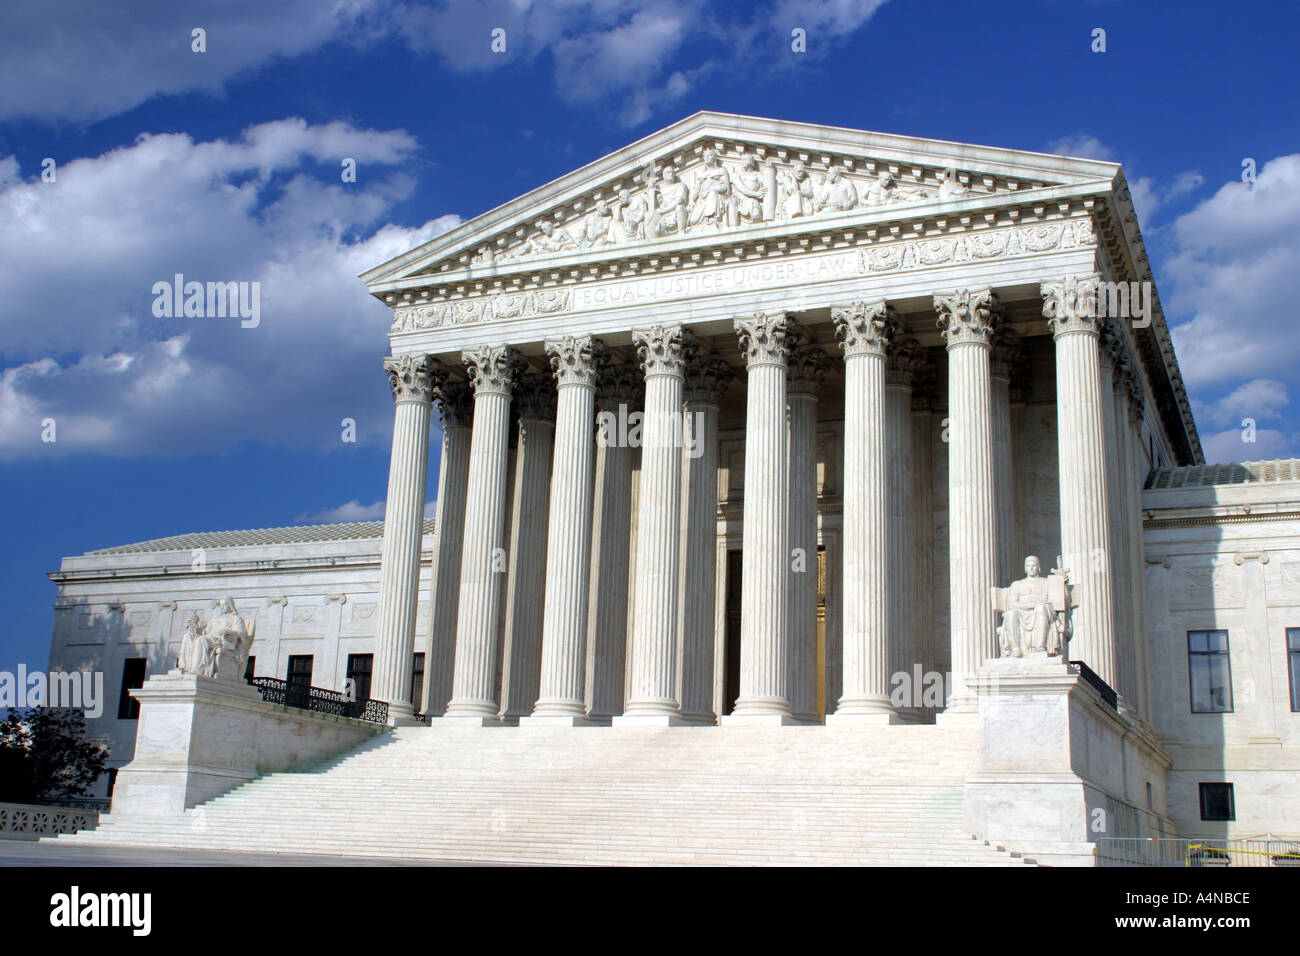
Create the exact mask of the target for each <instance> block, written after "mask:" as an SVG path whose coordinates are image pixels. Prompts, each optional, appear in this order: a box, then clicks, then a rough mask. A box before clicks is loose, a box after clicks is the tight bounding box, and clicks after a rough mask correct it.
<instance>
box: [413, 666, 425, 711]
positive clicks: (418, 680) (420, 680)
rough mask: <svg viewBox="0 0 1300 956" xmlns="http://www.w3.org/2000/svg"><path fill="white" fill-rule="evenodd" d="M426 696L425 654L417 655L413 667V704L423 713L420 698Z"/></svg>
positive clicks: (416, 709)
mask: <svg viewBox="0 0 1300 956" xmlns="http://www.w3.org/2000/svg"><path fill="white" fill-rule="evenodd" d="M423 696H424V655H423V654H416V655H415V664H414V666H413V667H412V668H411V706H412V707H414V708H415V712H416V713H417V714H418V713H421V712H422V711H421V708H420V698H421V697H423Z"/></svg>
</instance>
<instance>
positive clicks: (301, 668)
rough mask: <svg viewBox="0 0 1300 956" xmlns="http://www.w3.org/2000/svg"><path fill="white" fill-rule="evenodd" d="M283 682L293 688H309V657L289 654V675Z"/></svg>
mask: <svg viewBox="0 0 1300 956" xmlns="http://www.w3.org/2000/svg"><path fill="white" fill-rule="evenodd" d="M285 680H286V681H288V682H289V684H290V686H293V687H310V686H311V655H310V654H291V655H290V656H289V673H288V674H287V675H286V676H285Z"/></svg>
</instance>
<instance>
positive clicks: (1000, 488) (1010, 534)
mask: <svg viewBox="0 0 1300 956" xmlns="http://www.w3.org/2000/svg"><path fill="white" fill-rule="evenodd" d="M1023 351H1024V347H1023V346H1022V345H1021V344H1020V341H1019V337H1018V336H1017V335H1016V333H1015V332H1013V331H1012V330H1011V329H1010V328H1007V327H1006V326H1003V325H1001V324H999V326H998V328H997V330H996V331H995V332H994V334H993V342H992V352H991V353H990V355H989V404H990V415H991V418H990V432H991V438H992V446H993V495H994V514H995V518H994V521H995V522H996V524H997V527H998V553H997V564H996V566H995V568H994V571H993V579H994V581H996V582H997V585H996V586H997V587H1006V586H1007V585H1008V584H1010V583H1011V582H1012V581H1014V580H1015V579H1016V578H1017V577H1019V574H1018V573H1017V565H1018V564H1019V563H1020V562H1022V561H1024V558H1025V556H1024V555H1023V554H1022V555H1019V556H1017V555H1016V554H1014V553H1013V551H1012V549H1013V548H1014V547H1015V533H1014V531H1013V527H1014V525H1015V523H1016V514H1015V509H1016V507H1017V506H1018V507H1021V508H1023V507H1024V500H1023V499H1020V500H1019V501H1017V500H1016V496H1015V488H1014V483H1015V481H1014V478H1013V476H1012V471H1013V468H1014V465H1013V458H1012V454H1011V377H1012V369H1013V367H1014V366H1015V365H1017V364H1018V363H1019V362H1020V361H1022V358H1021V356H1022V353H1023Z"/></svg>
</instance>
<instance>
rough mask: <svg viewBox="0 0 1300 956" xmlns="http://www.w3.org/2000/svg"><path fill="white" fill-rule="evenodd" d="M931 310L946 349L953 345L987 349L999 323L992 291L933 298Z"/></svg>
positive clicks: (966, 291)
mask: <svg viewBox="0 0 1300 956" xmlns="http://www.w3.org/2000/svg"><path fill="white" fill-rule="evenodd" d="M934 310H935V311H936V312H938V313H939V328H940V329H941V330H942V332H943V340H944V342H945V343H946V344H947V346H948V348H950V349H951V348H952V347H953V346H955V345H989V344H991V341H992V337H993V332H994V330H995V329H996V328H997V327H998V323H999V321H1000V320H1001V306H1000V305H999V304H998V297H997V296H995V295H994V294H993V290H992V289H980V290H978V291H975V292H971V291H969V290H967V289H958V290H957V291H956V292H954V293H953V294H952V295H936V296H935V297H934Z"/></svg>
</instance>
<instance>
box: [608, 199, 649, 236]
mask: <svg viewBox="0 0 1300 956" xmlns="http://www.w3.org/2000/svg"><path fill="white" fill-rule="evenodd" d="M645 219H646V205H645V200H644V199H642V198H641V197H640V196H637V197H636V198H635V199H633V198H632V193H631V191H630V190H627V189H620V190H619V192H618V198H617V199H616V200H614V220H615V222H616V223H617V225H616V226H615V227H614V235H615V236H616V237H617V238H618V239H620V240H622V241H624V242H628V241H631V240H633V239H644V238H645Z"/></svg>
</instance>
